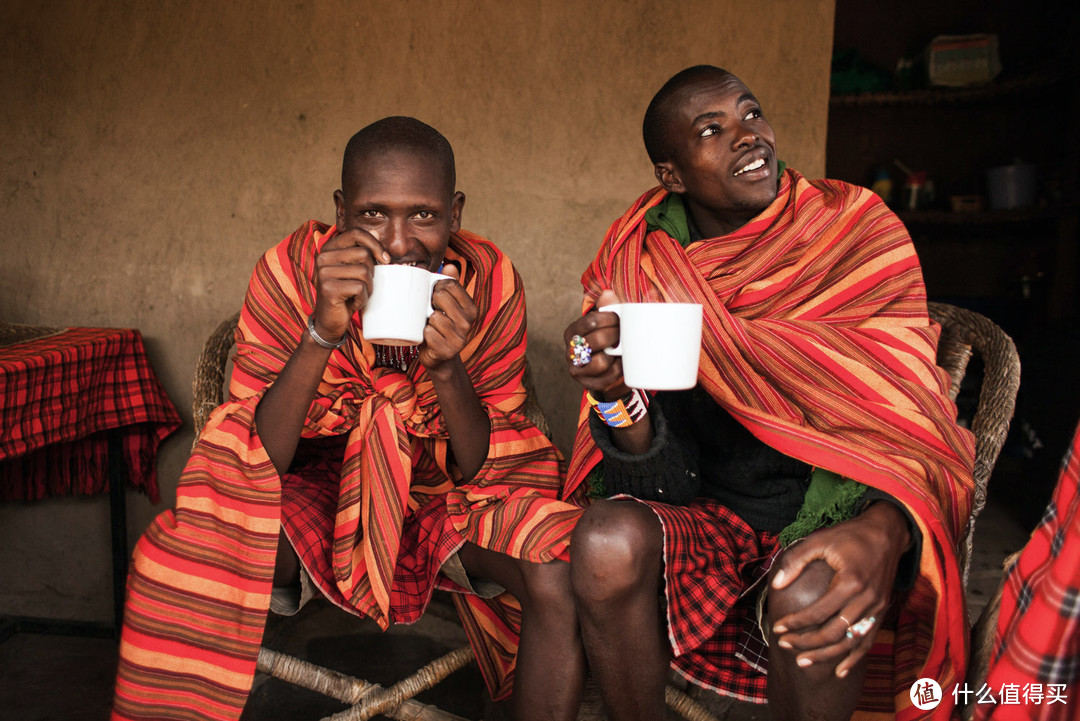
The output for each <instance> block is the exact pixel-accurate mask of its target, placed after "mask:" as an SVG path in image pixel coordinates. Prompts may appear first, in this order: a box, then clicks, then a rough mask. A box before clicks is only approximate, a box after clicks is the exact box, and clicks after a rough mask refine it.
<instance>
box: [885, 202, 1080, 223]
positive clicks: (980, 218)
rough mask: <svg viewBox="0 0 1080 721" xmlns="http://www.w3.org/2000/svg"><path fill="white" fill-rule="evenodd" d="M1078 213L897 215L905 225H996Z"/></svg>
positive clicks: (1064, 208)
mask: <svg viewBox="0 0 1080 721" xmlns="http://www.w3.org/2000/svg"><path fill="white" fill-rule="evenodd" d="M1075 212H1076V208H1075V207H1073V206H1069V205H1058V206H1053V207H1045V208H1044V207H1038V208H1016V209H1014V210H978V211H954V210H898V211H896V214H897V215H898V216H900V220H902V221H904V224H905V225H994V224H999V223H1027V222H1031V221H1041V220H1055V219H1057V218H1061V217H1063V216H1066V215H1069V214H1072V213H1075Z"/></svg>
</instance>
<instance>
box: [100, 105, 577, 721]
mask: <svg viewBox="0 0 1080 721" xmlns="http://www.w3.org/2000/svg"><path fill="white" fill-rule="evenodd" d="M334 204H335V208H336V216H337V223H336V224H335V225H333V226H327V225H326V224H324V223H320V222H318V221H309V222H307V223H305V224H304V225H302V226H301V227H300V228H299V229H298V230H297V231H296V232H295V233H293V234H292V235H291V236H290V237H288V238H286V239H285V240H283V241H282V242H281V243H279V244H278V245H277V246H276V247H274V248H272V249H270V250H269V251H268V252H267V253H266V254H265V255H264V256H263V258H262V259H261V260H260V261H259V263H258V265H257V266H256V268H255V272H254V274H253V276H252V278H251V281H250V284H249V286H248V293H247V298H246V300H245V303H244V308H243V311H242V313H241V316H240V323H239V328H238V330H237V337H236V340H237V352H236V356H235V359H234V361H235V368H234V371H233V375H232V379H231V383H230V389H229V396H230V398H229V401H228V402H227V403H226V404H224V405H223V406H221V407H220V408H218V409H217V410H216V411H215V412H214V413H213V415H212V417H211V419H210V421H209V423H208V424H207V427H206V429H205V430H204V431H203V433H202V436H201V437H200V440H199V443H198V445H197V447H196V448H195V450H194V452H193V453H192V457H191V460H190V461H189V463H188V465H187V467H186V469H185V471H184V475H183V477H182V479H181V482H180V486H179V488H178V491H177V496H178V498H177V504H176V510H175V511H168V512H166V513H163V514H162V515H160V516H159V517H158V518H157V519H156V521H155V522H154V523H153V524H152V525H151V527H150V528H149V529H148V531H147V532H146V534H144V536H143V538H142V539H140V541H139V543H138V546H137V547H136V550H135V559H134V563H133V565H132V571H131V579H130V582H129V593H128V600H127V608H126V613H125V616H124V629H123V636H122V641H121V662H120V668H119V672H118V676H117V686H116V696H115V703H114V710H113V713H114V718H124V719H151V718H154V719H157V718H213V719H227V718H237V717H239V715H240V712H241V710H242V708H243V706H244V703H245V699H246V698H247V694H248V690H249V689H250V687H251V681H252V675H253V674H254V671H255V660H256V655H257V652H258V648H259V642H260V639H261V636H262V631H263V625H264V621H265V618H266V613H267V610H268V609H270V610H273V611H275V612H277V613H281V614H292V613H296V611H297V610H298V609H299V607H300V606H301V605H303V604H304V603H305V602H307V601H308V600H310V599H311V598H312V597H314V596H316V595H319V596H323V597H325V598H327V599H329V600H330V601H331V602H333V603H334V604H336V605H338V606H340V607H341V608H344V609H345V610H347V611H350V612H352V613H355V614H358V615H363V616H368V617H370V618H372V619H374V620H375V621H376V622H378V623H379V625H380V626H382V627H383V628H386V627H387V626H389V625H390V624H395V623H412V622H415V621H416V620H417V619H418V618H419V617H420V615H421V614H422V613H423V612H424V609H425V608H426V606H427V604H428V602H429V601H430V599H431V594H432V592H433V591H434V590H435V588H443V589H446V590H449V591H454V592H457V594H458V596H457V599H458V603H457V606H458V610H459V612H460V613H461V614H462V617H463V621H464V623H465V629H466V632H467V633H468V634H469V638H470V641H471V642H472V644H473V647H474V649H475V650H476V655H477V658H478V660H479V662H480V666H481V670H482V671H483V672H484V675H485V679H486V680H487V682H488V685H489V688H490V690H491V692H492V694H493V695H494V696H496V697H501V696H505V695H507V694H508V693H509V692H510V689H511V686H512V685H513V687H514V705H515V706H516V708H517V710H518V713H517V717H518V718H521V719H529V718H532V719H545V720H546V719H552V718H572V712H573V708H574V705H575V703H576V700H577V696H576V694H577V693H578V692H579V690H578V688H577V686H575V684H573V683H567V682H566V677H567V676H569V678H572V679H577V678H578V677H580V675H581V674H582V673H583V668H584V666H583V664H584V658H583V655H582V651H581V645H580V641H579V637H578V635H577V625H576V620H575V618H574V614H573V600H572V597H571V593H570V588H569V569H568V565H567V563H566V562H565V560H566V551H567V545H568V543H569V535H570V530H571V528H572V526H573V523H574V522H575V521H576V519H577V517H578V515H579V514H580V506H579V505H576V504H574V503H568V502H566V501H565V500H564V499H563V496H562V493H561V492H562V484H561V474H560V459H559V455H558V453H557V451H556V450H555V448H554V447H553V446H552V444H551V443H550V442H549V441H548V439H547V438H546V437H545V436H544V435H543V434H542V433H541V432H540V431H539V430H537V429H536V427H535V426H534V425H532V423H531V422H529V421H528V420H527V419H526V418H525V417H524V416H523V415H522V406H523V404H524V401H525V389H524V386H523V372H524V362H525V340H526V334H525V300H524V291H523V288H522V284H521V278H520V277H519V276H518V274H517V272H516V271H515V270H514V268H513V266H512V265H511V264H510V261H509V260H508V259H507V258H506V257H505V256H504V255H503V254H502V253H501V252H500V251H499V250H498V248H496V247H495V245H494V244H492V243H491V242H490V241H487V240H485V239H483V238H481V237H479V236H477V235H474V234H472V233H469V232H467V231H464V230H462V229H461V214H462V208H463V207H464V204H465V196H464V195H463V194H462V193H460V192H457V191H456V190H455V171H454V156H453V151H452V150H451V148H450V144H449V143H448V142H447V140H446V139H445V138H444V137H443V136H442V135H441V134H440V133H438V132H437V131H436V130H435V129H433V128H431V127H430V126H428V125H425V124H424V123H421V122H420V121H418V120H415V119H413V118H404V117H393V118H386V119H384V120H380V121H378V122H376V123H373V124H372V125H369V126H368V127H366V128H364V129H363V130H361V131H360V132H358V133H357V134H356V135H355V136H353V138H352V139H351V140H350V141H349V143H348V145H347V147H346V150H345V157H344V162H343V164H342V176H341V189H340V190H338V191H337V192H335V193H334ZM383 263H391V264H404V265H412V266H418V267H421V268H424V269H427V270H429V271H436V270H440V269H441V271H442V273H443V274H445V275H446V276H448V277H449V279H448V280H441V281H439V282H438V284H437V285H436V286H435V288H434V292H433V295H432V300H431V304H432V307H433V308H434V310H435V312H434V313H433V314H432V315H431V317H430V318H429V320H428V322H427V325H426V327H425V329H424V340H423V342H422V343H421V344H420V345H419V346H415V347H401V346H382V345H375V344H372V343H371V342H370V341H369V340H368V339H367V338H365V337H364V329H363V325H362V322H361V316H360V314H359V313H360V311H361V310H362V309H363V308H364V306H365V304H366V303H367V301H368V297H369V295H370V293H371V290H372V287H373V283H374V276H375V274H374V269H375V266H376V265H377V264H383ZM508 554H509V555H508ZM519 630H520V644H519V643H518V641H519ZM358 652H362V650H359V649H358ZM515 663H516V667H515Z"/></svg>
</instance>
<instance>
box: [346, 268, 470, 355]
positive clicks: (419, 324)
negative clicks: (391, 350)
mask: <svg viewBox="0 0 1080 721" xmlns="http://www.w3.org/2000/svg"><path fill="white" fill-rule="evenodd" d="M449 279H450V276H448V275H441V274H439V273H432V272H430V271H428V270H425V269H423V268H417V267H416V266H412V265H377V266H375V278H374V280H373V282H372V287H371V295H370V297H369V298H368V302H367V305H365V306H364V311H363V313H361V314H360V318H361V323H362V330H363V333H364V337H365V338H367V340H368V341H369V342H371V343H378V344H380V345H419V344H420V343H422V342H423V341H424V326H426V325H427V319H428V318H429V317H430V316H431V314H432V313H433V312H434V311H433V309H432V307H431V293H432V291H434V290H435V284H436V283H438V282H439V281H440V280H449Z"/></svg>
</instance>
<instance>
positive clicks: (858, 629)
mask: <svg viewBox="0 0 1080 721" xmlns="http://www.w3.org/2000/svg"><path fill="white" fill-rule="evenodd" d="M841 618H843V616H841ZM875 623H877V619H876V618H874V617H873V616H867V617H866V618H864V619H862V620H860V621H858V622H857V623H853V624H852V625H850V626H848V627H847V634H845V635H846V636H847V637H848V638H862V637H863V636H865V635H866V634H868V633H870V629H872V628H873V627H874V624H875Z"/></svg>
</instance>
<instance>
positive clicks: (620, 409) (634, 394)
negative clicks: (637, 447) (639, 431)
mask: <svg viewBox="0 0 1080 721" xmlns="http://www.w3.org/2000/svg"><path fill="white" fill-rule="evenodd" d="M586 395H587V397H588V399H589V405H590V406H592V409H593V410H594V411H596V415H598V416H600V420H602V421H603V422H604V423H607V424H608V425H609V426H611V427H612V428H627V427H628V426H632V425H633V424H635V423H637V422H638V421H640V420H641V419H642V418H644V417H645V414H646V413H648V412H649V397H648V396H647V395H645V394H644V393H642V392H641V391H640V390H638V389H637V388H634V389H632V390H631V391H630V392H629V393H627V394H626V395H625V396H623V397H622V398H619V399H618V400H614V401H600V400H597V399H596V398H594V397H593V394H592V393H588V394H586Z"/></svg>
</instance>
